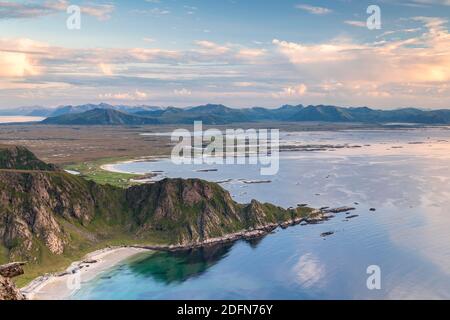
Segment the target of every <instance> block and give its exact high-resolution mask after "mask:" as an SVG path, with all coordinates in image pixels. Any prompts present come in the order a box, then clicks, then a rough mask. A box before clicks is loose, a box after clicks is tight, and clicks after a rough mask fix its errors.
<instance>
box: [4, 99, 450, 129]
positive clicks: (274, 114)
mask: <svg viewBox="0 0 450 320" xmlns="http://www.w3.org/2000/svg"><path fill="white" fill-rule="evenodd" d="M0 115H28V116H41V117H46V118H47V119H45V120H44V121H43V122H42V123H44V124H59V125H147V124H192V123H193V122H194V121H202V122H203V123H204V124H209V125H221V124H222V125H223V124H231V123H243V122H271V121H272V122H306V121H309V122H354V123H416V124H441V125H442V124H450V109H441V110H422V109H418V108H403V109H395V110H377V109H371V108H368V107H357V108H345V107H338V106H331V105H317V106H312V105H310V106H303V105H284V106H282V107H280V108H276V109H267V108H261V107H253V108H241V109H236V108H230V107H227V106H224V105H221V104H207V105H202V106H196V107H188V108H176V107H167V108H162V107H155V106H145V105H141V106H125V105H118V106H113V105H110V104H106V103H101V104H85V105H79V106H72V105H68V106H61V107H58V108H56V109H47V108H39V107H24V108H19V109H15V110H8V111H5V110H3V111H1V110H0Z"/></svg>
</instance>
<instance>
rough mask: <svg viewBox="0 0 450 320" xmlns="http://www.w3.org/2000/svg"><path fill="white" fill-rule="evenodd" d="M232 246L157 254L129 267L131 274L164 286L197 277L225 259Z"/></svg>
mask: <svg viewBox="0 0 450 320" xmlns="http://www.w3.org/2000/svg"><path fill="white" fill-rule="evenodd" d="M232 246H233V245H232V244H229V245H225V246H213V247H208V248H201V249H195V250H187V251H180V252H157V253H154V254H152V255H151V256H149V257H146V258H144V259H142V260H140V261H136V262H135V263H133V264H131V265H130V269H131V271H132V272H133V273H135V274H137V275H139V276H142V277H145V278H152V279H153V280H155V281H157V282H162V283H164V284H166V285H169V284H176V283H182V282H184V281H186V280H188V279H190V278H195V277H199V276H200V275H202V274H203V273H205V272H206V271H207V270H208V269H209V268H211V267H212V266H214V265H215V264H217V263H218V262H219V261H220V260H222V259H224V258H225V257H227V255H228V253H229V252H230V250H231V248H232Z"/></svg>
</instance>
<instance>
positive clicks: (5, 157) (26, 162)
mask: <svg viewBox="0 0 450 320" xmlns="http://www.w3.org/2000/svg"><path fill="white" fill-rule="evenodd" d="M0 168H1V169H17V170H46V171H54V170H56V167H55V166H54V165H52V164H47V163H45V162H43V161H41V160H39V159H38V158H37V157H36V156H35V155H34V154H33V153H32V152H31V151H30V150H28V149H27V148H24V147H21V146H10V145H0Z"/></svg>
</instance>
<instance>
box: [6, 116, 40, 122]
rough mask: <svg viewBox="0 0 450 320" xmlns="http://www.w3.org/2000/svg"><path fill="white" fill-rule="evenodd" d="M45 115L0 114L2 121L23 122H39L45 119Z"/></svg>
mask: <svg viewBox="0 0 450 320" xmlns="http://www.w3.org/2000/svg"><path fill="white" fill-rule="evenodd" d="M44 119H45V118H43V117H28V116H0V123H22V122H39V121H42V120H44Z"/></svg>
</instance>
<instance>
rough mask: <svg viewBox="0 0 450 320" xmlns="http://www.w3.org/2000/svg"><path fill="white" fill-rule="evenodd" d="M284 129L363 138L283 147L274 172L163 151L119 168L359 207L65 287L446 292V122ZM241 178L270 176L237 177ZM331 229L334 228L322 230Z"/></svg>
mask: <svg viewBox="0 0 450 320" xmlns="http://www.w3.org/2000/svg"><path fill="white" fill-rule="evenodd" d="M282 139H283V141H284V142H286V143H288V144H312V143H319V144H344V143H348V144H349V145H358V146H360V148H343V149H334V150H333V151H319V152H282V153H281V159H280V171H279V173H278V174H277V175H276V176H273V177H261V176H260V174H259V168H258V167H257V166H249V165H230V166H217V165H216V166H206V165H204V166H198V165H196V166H186V165H183V166H176V165H174V164H172V163H171V162H170V161H169V160H162V161H157V162H136V163H127V164H119V165H116V166H115V169H117V170H123V171H130V172H142V173H143V172H151V171H160V170H162V171H164V173H163V175H162V176H161V177H160V178H163V177H165V176H167V177H183V178H189V177H195V178H203V179H207V180H210V181H221V180H227V179H231V181H230V182H228V183H223V184H222V186H223V187H224V188H226V189H227V190H229V191H230V192H231V194H232V195H233V196H234V198H235V199H236V200H237V201H240V202H249V201H250V200H251V199H253V198H255V199H258V200H260V201H267V202H272V203H275V204H278V205H282V206H284V207H290V206H296V205H297V204H299V203H307V204H309V205H310V206H314V207H322V206H332V207H337V206H343V205H349V206H355V207H356V210H355V211H354V212H352V213H351V214H352V215H353V214H356V215H359V216H358V217H355V218H352V219H346V218H345V217H346V216H345V214H339V215H337V216H336V217H335V218H334V219H332V220H330V221H328V222H325V223H323V224H318V225H308V226H295V227H291V228H289V229H286V230H277V231H276V232H275V233H274V234H271V235H268V236H266V237H265V238H263V239H260V240H258V241H256V242H252V243H248V242H245V241H240V242H237V243H235V244H234V245H230V246H227V247H219V248H213V249H207V250H206V249H205V250H197V251H190V252H185V253H156V254H153V255H148V254H144V255H141V256H139V257H136V258H134V259H132V260H129V261H126V262H124V263H122V264H121V265H120V266H116V267H115V268H113V269H111V270H109V271H108V272H106V273H104V274H102V275H100V276H99V277H97V279H95V280H93V281H91V282H89V283H85V284H83V286H82V289H81V290H80V291H79V292H77V293H76V294H75V295H74V297H73V298H75V299H206V298H208V299H266V298H267V299H355V298H358V299H369V298H386V299H389V298H400V299H414V298H450V246H449V240H450V212H449V210H448V208H450V166H449V164H450V142H449V141H450V130H448V129H447V128H431V129H410V130H395V131H393V130H374V131H341V132H311V133H289V134H287V133H283V134H282ZM199 169H218V171H210V172H198V171H197V170H199ZM241 179H245V180H261V179H264V180H266V179H270V180H271V183H266V184H245V183H243V181H241ZM355 203H358V204H357V205H356V204H355ZM370 208H376V211H375V212H372V211H370V210H369V209H370ZM328 231H333V232H335V233H334V234H333V235H331V236H329V237H326V238H323V237H321V234H322V233H323V232H328ZM370 265H377V266H379V267H380V268H381V290H368V289H367V286H366V280H367V278H368V276H369V275H368V274H367V273H366V270H367V267H368V266H370Z"/></svg>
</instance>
